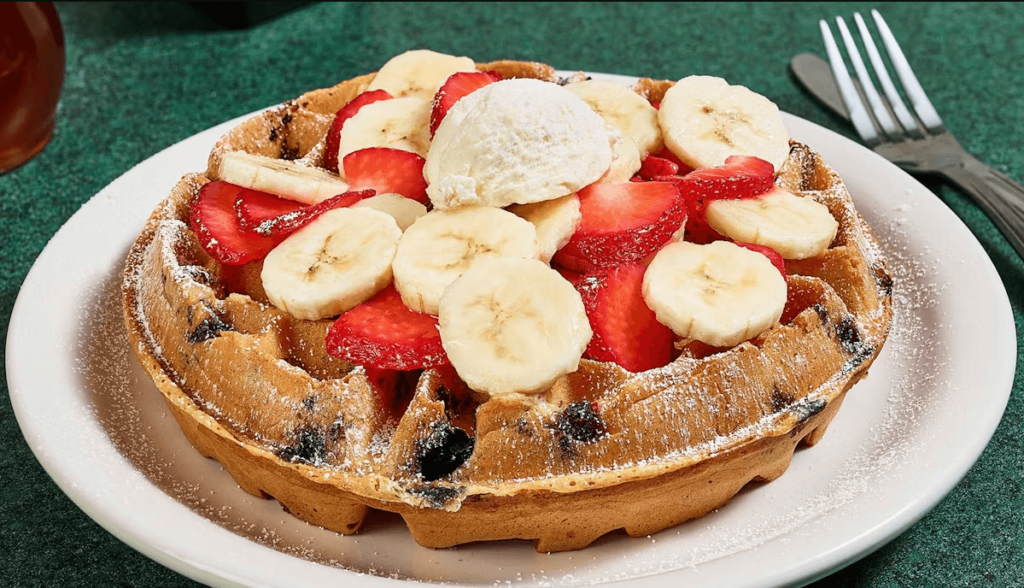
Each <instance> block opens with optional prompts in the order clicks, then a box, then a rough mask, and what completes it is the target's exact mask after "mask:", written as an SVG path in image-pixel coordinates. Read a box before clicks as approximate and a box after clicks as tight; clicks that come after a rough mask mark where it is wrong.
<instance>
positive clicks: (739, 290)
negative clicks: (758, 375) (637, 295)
mask: <svg viewBox="0 0 1024 588" xmlns="http://www.w3.org/2000/svg"><path fill="white" fill-rule="evenodd" d="M786 294H787V293H786V280H784V279H783V278H782V276H780V275H779V271H778V270H777V269H776V268H775V266H774V265H772V263H771V261H769V260H768V258H767V257H766V256H764V255H762V254H760V253H757V252H754V251H751V250H749V249H746V248H743V247H740V246H738V245H736V244H735V243H731V242H729V241H715V242H714V243H709V244H707V245H697V244H695V243H689V242H676V243H670V244H668V245H666V246H665V247H664V248H663V249H662V250H661V251H659V252H658V254H657V255H655V256H654V260H653V261H651V264H650V266H648V268H647V272H646V273H645V274H644V283H643V296H644V300H645V301H646V302H647V305H648V306H649V307H650V308H651V309H652V310H653V311H654V312H655V313H656V314H657V317H658V322H660V323H662V324H663V325H666V326H668V327H669V328H671V329H672V330H673V331H674V332H675V333H676V334H677V335H679V336H680V337H682V338H683V339H684V340H689V339H696V340H697V341H701V342H703V343H707V344H708V345H711V346H714V347H731V346H733V345H737V344H739V343H741V342H743V341H746V340H748V339H750V338H752V337H756V336H757V335H759V334H760V333H761V332H763V331H764V330H765V329H768V328H769V327H771V326H772V325H773V324H775V323H777V322H778V320H779V317H781V316H782V311H783V309H784V307H785V306H786V301H787V299H788V298H787V295H786Z"/></svg>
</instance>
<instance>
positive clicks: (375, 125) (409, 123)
mask: <svg viewBox="0 0 1024 588" xmlns="http://www.w3.org/2000/svg"><path fill="white" fill-rule="evenodd" d="M370 147H390V148H392V149H401V150H403V151H412V152H413V153H416V154H418V155H420V156H425V155H426V154H427V150H428V149H430V101H429V100H424V99H423V98H416V97H412V96H410V97H407V98H394V99H392V100H378V101H377V102H372V103H370V104H367V105H366V106H363V107H362V108H360V109H359V112H357V113H356V114H355V116H353V117H352V118H350V119H348V120H346V121H345V124H344V125H343V126H342V127H341V134H340V139H339V143H338V166H339V168H338V171H339V172H340V173H341V174H342V177H344V174H345V170H344V169H342V165H343V164H342V160H344V159H345V156H346V155H348V154H349V153H352V152H353V151H358V150H360V149H368V148H370Z"/></svg>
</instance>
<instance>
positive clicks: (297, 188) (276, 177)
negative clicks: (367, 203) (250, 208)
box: [217, 151, 348, 204]
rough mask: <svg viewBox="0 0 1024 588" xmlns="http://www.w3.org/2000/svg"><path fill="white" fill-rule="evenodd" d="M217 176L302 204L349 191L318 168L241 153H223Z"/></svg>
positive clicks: (312, 202) (232, 182)
mask: <svg viewBox="0 0 1024 588" xmlns="http://www.w3.org/2000/svg"><path fill="white" fill-rule="evenodd" d="M217 173H218V174H220V179H222V180H224V181H225V182H228V183H231V184H235V185H237V186H242V187H244V188H252V189H253V190H259V191H261V192H269V193H271V194H274V195H277V196H280V197H282V198H287V199H289V200H295V201H297V202H302V203H304V204H316V203H317V202H320V201H322V200H327V199H328V198H330V197H332V196H337V195H338V194H344V193H345V192H347V191H348V184H346V183H345V181H344V180H342V179H341V178H339V177H338V176H336V175H334V174H332V173H330V172H327V171H324V170H322V169H320V168H317V167H309V166H305V165H302V164H300V163H297V162H294V161H287V160H284V159H272V158H270V157H264V156H262V155H253V154H251V153H246V152H244V151H231V152H229V153H225V154H224V157H223V159H221V162H220V169H219V170H217Z"/></svg>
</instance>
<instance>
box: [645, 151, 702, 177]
mask: <svg viewBox="0 0 1024 588" xmlns="http://www.w3.org/2000/svg"><path fill="white" fill-rule="evenodd" d="M651 155H653V156H654V157H657V158H659V159H665V160H668V161H670V162H671V163H674V164H676V166H677V167H678V168H679V169H678V170H676V173H674V174H670V175H673V176H685V175H686V174H688V173H690V172H692V171H693V168H692V167H690V166H688V165H686V164H685V163H683V160H682V159H679V158H678V157H676V154H675V153H672V152H671V151H669V150H668V147H665V148H663V149H662V150H661V151H659V152H657V153H652V154H651Z"/></svg>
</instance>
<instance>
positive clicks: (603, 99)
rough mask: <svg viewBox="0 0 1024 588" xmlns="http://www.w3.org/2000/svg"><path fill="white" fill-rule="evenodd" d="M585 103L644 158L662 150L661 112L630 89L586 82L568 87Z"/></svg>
mask: <svg viewBox="0 0 1024 588" xmlns="http://www.w3.org/2000/svg"><path fill="white" fill-rule="evenodd" d="M565 89H566V90H569V91H570V92H572V93H573V94H576V95H577V96H579V97H580V98H582V99H583V101H584V102H586V103H587V104H589V105H590V107H591V108H593V109H594V112H596V113H597V114H599V115H600V116H601V118H602V119H604V122H605V124H607V125H608V126H609V127H610V128H612V129H615V130H617V131H618V132H619V133H620V134H621V135H622V137H624V138H626V139H629V144H630V145H632V146H633V147H634V148H635V149H636V150H637V151H638V153H639V155H643V154H646V153H651V152H653V151H658V150H660V149H661V148H662V140H661V129H660V128H658V112H657V110H655V108H654V107H653V106H651V104H650V103H649V102H647V100H645V99H644V98H643V97H642V96H640V95H639V94H637V93H636V92H634V91H633V90H631V89H630V88H628V87H626V86H624V85H622V84H618V83H615V82H611V81H607V80H594V79H591V80H584V81H582V82H574V83H571V84H567V85H566V86H565Z"/></svg>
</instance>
